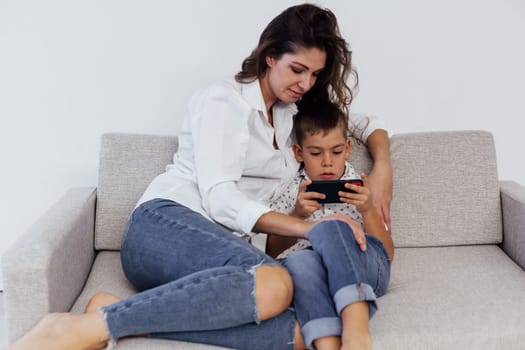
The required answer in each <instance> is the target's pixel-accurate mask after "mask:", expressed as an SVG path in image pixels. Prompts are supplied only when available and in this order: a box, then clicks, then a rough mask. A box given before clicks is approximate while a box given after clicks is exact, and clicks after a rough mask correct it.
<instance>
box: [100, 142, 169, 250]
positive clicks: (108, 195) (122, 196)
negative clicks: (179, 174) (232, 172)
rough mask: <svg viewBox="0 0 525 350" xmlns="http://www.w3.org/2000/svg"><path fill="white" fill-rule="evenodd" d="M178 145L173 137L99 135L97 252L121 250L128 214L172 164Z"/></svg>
mask: <svg viewBox="0 0 525 350" xmlns="http://www.w3.org/2000/svg"><path fill="white" fill-rule="evenodd" d="M177 144H178V143H177V138H176V137H174V136H161V135H138V134H137V135H135V134H118V133H109V134H104V135H102V141H101V149H100V169H99V180H98V191H97V216H96V225H95V248H96V249H113V250H118V249H120V242H121V240H122V235H123V232H124V229H125V227H126V224H127V220H128V217H129V215H130V213H131V211H132V210H133V208H134V207H135V205H136V203H137V201H138V199H139V198H140V196H141V195H142V193H143V192H144V190H145V189H146V187H147V186H148V185H149V183H150V182H151V181H152V180H153V178H154V177H155V176H157V175H158V174H160V173H162V172H163V171H164V169H165V168H166V165H167V164H169V163H171V162H172V161H173V154H174V153H175V150H176V149H177Z"/></svg>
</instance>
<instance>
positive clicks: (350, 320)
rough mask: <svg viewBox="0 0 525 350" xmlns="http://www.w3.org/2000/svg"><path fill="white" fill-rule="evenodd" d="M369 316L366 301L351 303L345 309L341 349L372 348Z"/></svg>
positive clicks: (342, 316) (362, 349) (357, 349)
mask: <svg viewBox="0 0 525 350" xmlns="http://www.w3.org/2000/svg"><path fill="white" fill-rule="evenodd" d="M368 316H369V315H368V303H367V302H366V301H360V302H357V303H353V304H350V305H348V306H347V307H345V308H344V309H343V311H342V312H341V320H342V322H343V336H342V337H341V341H342V346H341V350H369V349H372V336H371V335H370V329H369V325H368V319H369V317H368Z"/></svg>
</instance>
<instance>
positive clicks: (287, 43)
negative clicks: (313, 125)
mask: <svg viewBox="0 0 525 350" xmlns="http://www.w3.org/2000/svg"><path fill="white" fill-rule="evenodd" d="M302 48H306V49H309V48H317V49H319V50H322V51H324V52H326V64H325V68H324V69H323V70H322V71H321V73H320V74H319V76H318V77H317V81H316V83H315V84H314V86H313V87H312V88H311V89H310V90H309V91H308V92H307V93H306V94H305V95H304V96H303V97H302V99H301V100H300V101H298V102H297V104H298V106H300V105H301V104H302V103H310V102H312V101H316V100H319V101H331V102H333V103H335V104H336V105H337V106H338V107H339V108H340V109H341V110H343V111H344V112H345V113H348V106H349V105H350V103H351V102H352V99H353V90H352V89H355V88H357V82H358V77H357V72H356V71H355V70H354V69H353V67H352V52H351V51H350V50H349V48H348V44H347V42H346V41H345V40H344V39H343V38H342V37H341V33H340V31H339V26H338V24H337V19H336V17H335V15H334V14H333V13H332V12H331V11H330V10H328V9H322V8H320V7H318V6H315V5H312V4H303V5H297V6H292V7H289V8H287V9H286V10H284V11H283V12H282V13H281V14H279V15H278V16H277V17H275V18H274V19H273V20H272V21H271V22H270V23H269V24H268V26H267V27H266V28H265V29H264V31H263V32H262V34H261V37H260V39H259V44H258V45H257V47H256V48H255V49H254V50H253V51H252V53H251V54H250V56H248V57H247V58H246V59H245V60H244V61H243V63H242V68H241V71H240V72H239V73H237V74H236V75H235V79H236V80H237V81H238V82H243V83H247V82H251V81H253V80H255V79H257V78H261V77H262V76H264V74H265V73H266V69H267V65H266V57H267V56H271V57H274V58H276V59H279V58H280V57H281V56H282V55H284V54H286V53H295V52H297V51H298V50H299V49H302ZM350 75H352V77H353V79H354V84H353V86H352V88H350V87H349V86H348V79H349V77H350Z"/></svg>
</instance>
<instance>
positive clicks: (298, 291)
mask: <svg viewBox="0 0 525 350" xmlns="http://www.w3.org/2000/svg"><path fill="white" fill-rule="evenodd" d="M283 265H284V266H285V267H286V268H287V270H288V271H289V272H290V275H291V276H292V279H293V282H294V297H293V303H294V307H295V311H296V316H297V320H298V321H299V324H300V325H301V331H302V333H303V337H304V341H305V344H306V345H307V346H308V347H309V348H310V349H313V341H314V340H315V339H318V338H322V337H327V336H340V335H341V332H342V329H341V319H340V318H339V315H338V313H337V311H336V308H335V305H334V302H333V298H332V295H331V293H330V291H329V289H328V273H327V271H326V269H325V267H324V266H323V261H322V259H321V257H320V256H319V254H318V253H317V252H315V251H313V250H310V249H307V250H301V251H298V252H293V253H291V254H290V255H289V256H288V258H287V259H286V260H284V262H283Z"/></svg>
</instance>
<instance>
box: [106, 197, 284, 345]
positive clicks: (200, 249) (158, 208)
mask: <svg viewBox="0 0 525 350" xmlns="http://www.w3.org/2000/svg"><path fill="white" fill-rule="evenodd" d="M121 260H122V265H123V269H124V272H125V274H126V277H127V278H128V279H129V280H130V282H131V283H132V284H134V285H135V287H136V288H137V289H139V290H141V291H143V292H141V293H138V294H136V295H134V296H131V297H130V298H127V299H124V300H121V301H119V302H117V303H115V304H112V305H110V306H107V307H104V308H103V311H104V314H105V318H106V322H107V325H108V329H109V332H110V335H111V339H112V340H113V341H115V340H117V339H118V338H120V337H123V336H127V335H133V334H142V333H150V334H154V333H165V332H186V331H207V330H218V329H224V328H233V327H237V326H240V325H244V324H250V323H255V324H257V323H259V322H260V320H259V317H258V314H257V305H256V300H255V293H254V289H255V278H254V271H255V267H257V266H259V265H260V264H268V265H277V263H276V262H275V261H274V260H273V259H271V258H270V257H268V256H267V255H265V254H264V253H262V252H261V251H260V250H258V249H257V248H255V247H253V246H251V245H250V244H249V243H247V242H245V241H243V240H242V239H240V238H238V237H235V236H234V235H233V234H232V233H231V232H229V231H228V230H226V229H224V228H223V227H221V226H219V225H217V224H215V223H213V222H211V221H209V220H208V219H206V218H204V217H203V216H202V215H200V214H198V213H195V212H193V211H191V210H190V209H188V208H186V207H184V206H182V205H179V204H177V203H175V202H173V201H169V200H162V199H155V200H152V201H149V202H146V203H143V204H142V205H141V206H139V207H138V208H136V210H135V211H134V212H133V214H132V216H131V218H130V221H129V224H128V228H127V232H126V234H125V237H124V240H123V244H122V249H121ZM281 341H282V342H284V343H286V342H288V341H289V339H288V338H286V339H282V340H281ZM235 345H236V344H230V345H229V346H230V347H236V346H235Z"/></svg>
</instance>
